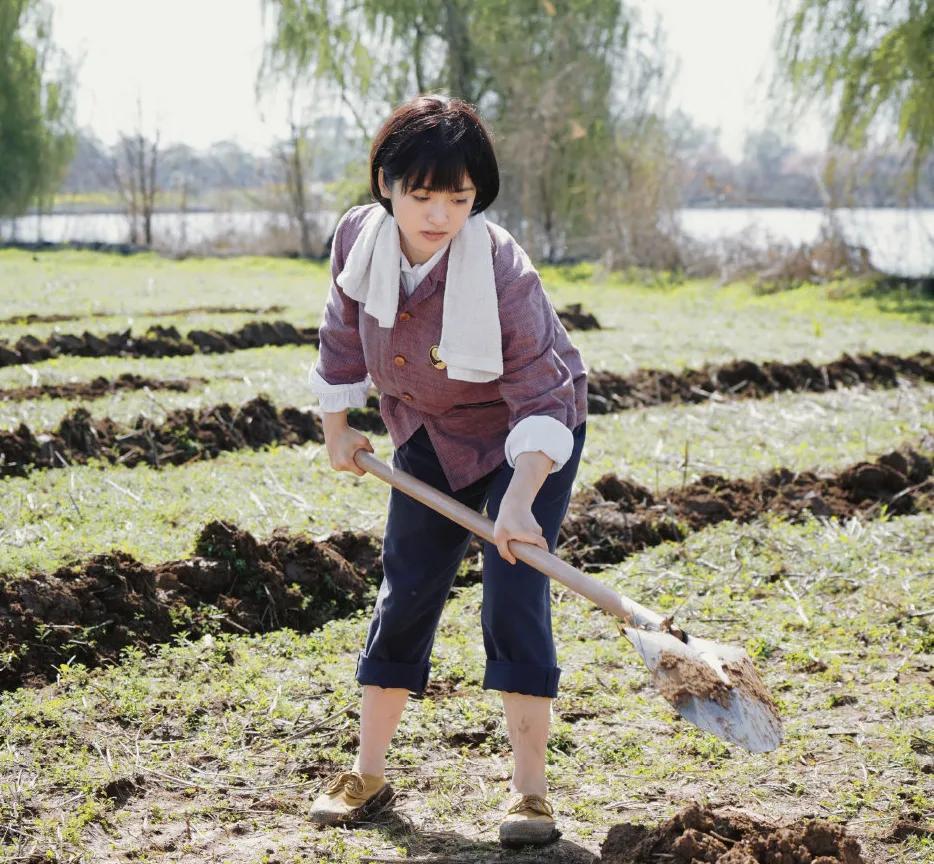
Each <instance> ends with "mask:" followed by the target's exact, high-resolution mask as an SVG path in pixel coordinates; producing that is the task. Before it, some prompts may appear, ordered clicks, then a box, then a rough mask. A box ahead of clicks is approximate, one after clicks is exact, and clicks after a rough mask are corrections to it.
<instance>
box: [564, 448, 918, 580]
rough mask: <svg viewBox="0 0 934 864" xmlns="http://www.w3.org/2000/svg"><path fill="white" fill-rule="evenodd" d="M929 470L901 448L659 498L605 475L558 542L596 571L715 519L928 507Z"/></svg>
mask: <svg viewBox="0 0 934 864" xmlns="http://www.w3.org/2000/svg"><path fill="white" fill-rule="evenodd" d="M930 444H931V442H929V441H927V440H925V441H924V442H922V447H924V448H925V449H930ZM931 472H932V466H931V461H930V459H929V458H927V457H926V456H924V455H922V454H921V453H919V452H918V451H916V450H914V449H912V448H910V447H906V448H903V449H900V450H896V451H894V452H892V453H888V454H886V455H884V456H880V457H879V458H878V459H877V460H876V461H875V462H860V463H858V464H856V465H853V466H851V467H849V468H846V469H844V470H843V471H840V472H839V473H837V474H829V473H828V474H817V473H814V472H811V471H804V472H801V473H795V472H793V471H789V470H788V469H786V468H779V469H776V470H774V471H771V472H769V473H768V474H765V475H762V476H759V477H756V478H753V479H751V480H743V479H732V478H727V477H720V476H717V475H714V474H708V475H705V476H703V477H701V478H700V480H698V481H697V482H696V483H691V484H689V485H687V486H684V487H682V488H680V489H678V488H676V489H671V490H669V491H667V492H666V493H664V494H663V495H661V496H659V497H658V498H657V499H656V497H655V496H653V495H652V493H651V492H649V490H648V489H646V488H645V487H644V486H640V485H639V484H637V483H633V482H631V481H628V480H624V479H621V478H620V477H617V476H616V475H615V474H606V475H604V476H603V477H601V478H600V479H599V480H598V481H597V482H596V483H595V484H594V488H593V489H588V490H585V491H583V492H581V493H578V494H577V495H575V496H574V498H573V499H572V501H571V506H570V508H569V511H568V516H567V518H566V519H565V521H564V524H563V525H562V527H561V533H560V535H559V539H558V544H559V547H560V548H561V555H562V557H564V558H565V559H566V560H568V561H570V562H571V563H572V564H574V565H575V566H577V567H581V568H585V569H586V568H588V567H590V568H591V569H594V568H600V567H603V566H606V565H607V564H615V563H618V562H619V561H622V560H623V559H624V558H626V557H628V556H629V555H631V554H633V553H634V552H637V551H639V550H641V549H644V548H646V547H649V546H655V545H658V544H660V543H662V542H664V541H665V540H675V541H677V540H682V539H684V537H685V536H686V535H687V533H688V532H691V531H698V530H700V529H702V528H704V527H706V526H708V525H713V524H716V523H717V522H723V521H726V520H732V521H736V522H749V521H751V520H753V519H755V518H756V517H758V516H760V515H761V514H763V513H774V514H779V515H782V516H784V517H786V518H788V519H792V520H794V519H801V518H803V517H804V516H805V515H807V514H811V515H814V516H821V517H829V516H835V517H837V518H841V519H847V518H850V517H853V516H861V517H863V518H873V517H874V516H877V515H879V514H880V513H882V512H883V510H884V511H885V512H886V513H889V514H894V515H905V514H909V513H916V512H920V511H923V510H929V509H930V508H931V505H932V499H934V479H932V477H931Z"/></svg>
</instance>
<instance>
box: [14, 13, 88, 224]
mask: <svg viewBox="0 0 934 864" xmlns="http://www.w3.org/2000/svg"><path fill="white" fill-rule="evenodd" d="M59 61H62V58H61V57H60V55H58V53H57V52H56V51H55V49H54V47H53V45H52V41H51V12H50V9H49V7H48V6H47V4H46V3H44V2H43V0H3V2H0V214H2V215H13V216H15V215H18V214H20V213H23V212H24V211H25V210H26V209H27V207H28V206H29V203H30V202H31V201H33V200H35V199H37V198H39V199H40V200H39V203H40V205H42V204H44V203H45V202H46V201H47V199H48V197H49V196H50V195H51V194H52V193H53V192H54V191H55V190H56V189H57V187H58V185H59V183H60V182H61V180H62V178H63V175H64V171H65V169H66V167H67V164H68V161H69V159H70V158H71V154H72V152H73V141H74V136H73V128H72V105H71V83H70V77H69V74H68V68H67V65H66V64H65V63H64V62H63V61H62V62H59ZM56 65H57V67H58V68H57V69H56V68H55V67H56Z"/></svg>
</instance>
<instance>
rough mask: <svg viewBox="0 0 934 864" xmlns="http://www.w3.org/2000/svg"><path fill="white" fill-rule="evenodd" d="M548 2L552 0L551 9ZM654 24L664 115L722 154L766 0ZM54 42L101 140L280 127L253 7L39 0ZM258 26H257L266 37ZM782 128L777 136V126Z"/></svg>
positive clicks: (249, 133) (244, 134)
mask: <svg viewBox="0 0 934 864" xmlns="http://www.w3.org/2000/svg"><path fill="white" fill-rule="evenodd" d="M559 2H560V0H555V3H559ZM635 2H636V4H637V5H638V6H639V7H640V8H641V9H642V11H643V14H644V15H646V16H647V17H649V18H651V17H652V16H653V15H655V14H657V15H659V16H661V21H662V25H663V27H664V29H665V31H666V33H667V46H668V49H669V51H670V53H671V60H672V61H673V62H674V63H675V64H677V70H678V71H677V76H676V78H675V80H674V82H673V85H672V89H671V96H670V101H669V108H671V109H674V108H679V107H680V108H681V109H682V110H683V111H684V112H685V113H687V114H689V115H691V116H692V117H694V118H695V120H696V121H697V122H699V123H701V124H702V125H705V126H710V127H715V128H718V129H719V130H720V143H721V146H722V147H723V149H724V150H725V151H726V153H727V154H728V155H730V156H732V157H734V158H736V157H738V156H739V155H740V153H741V150H742V143H743V139H744V137H745V134H746V132H747V130H749V129H757V128H761V126H762V125H763V123H764V121H765V119H766V118H768V117H769V116H770V109H769V108H768V105H767V103H766V100H765V94H766V90H767V83H768V78H769V75H770V73H771V70H772V68H773V64H772V55H773V48H772V39H773V34H774V28H775V20H776V11H775V9H776V4H777V0H635ZM51 5H52V7H53V10H54V18H53V36H54V38H55V41H56V43H57V44H58V45H59V46H60V47H61V48H63V49H64V50H65V51H66V53H67V54H68V55H69V56H70V57H71V58H72V60H73V61H75V62H76V63H77V64H78V67H77V68H78V81H77V92H76V100H77V102H76V114H77V121H78V125H79V126H81V127H86V128H90V129H92V130H93V131H94V132H95V134H97V136H98V137H100V138H101V139H102V140H104V141H106V142H108V143H111V142H113V141H114V140H115V139H116V138H117V136H118V135H119V133H120V132H121V131H127V130H132V129H135V128H136V123H137V120H136V118H137V104H138V103H139V104H141V105H142V112H143V113H142V116H143V128H144V129H153V128H158V129H159V130H160V135H161V141H162V142H163V143H165V144H169V143H185V144H189V145H191V146H193V147H195V148H198V149H202V148H206V147H208V146H209V145H210V144H212V143H213V142H215V141H220V140H235V141H237V142H239V143H240V144H241V146H243V147H246V148H247V149H250V150H253V151H254V152H261V151H263V150H265V149H266V148H267V147H268V145H269V144H270V143H271V142H272V141H273V140H274V139H275V138H276V137H277V136H279V135H282V134H283V133H284V131H285V122H286V121H285V118H286V107H285V100H284V99H283V98H282V96H281V94H279V95H278V96H275V95H274V96H273V97H269V98H266V99H264V100H263V101H262V102H261V103H260V104H257V100H256V94H255V83H256V74H257V71H258V69H259V66H260V62H261V59H262V54H263V44H264V38H265V31H264V22H263V17H262V8H261V5H262V4H261V0H157V2H153V0H51ZM268 28H269V22H268V21H267V22H266V24H265V30H266V31H268ZM786 131H787V130H786ZM824 136H825V132H824V130H823V129H822V127H821V124H820V121H819V119H817V118H816V117H811V118H810V119H806V120H805V122H804V123H803V124H802V127H801V128H800V129H798V130H795V131H794V133H793V134H791V135H790V136H789V137H790V138H791V140H793V141H794V142H795V143H797V144H798V145H799V146H801V147H803V148H805V149H819V148H820V147H821V146H822V143H823V140H824Z"/></svg>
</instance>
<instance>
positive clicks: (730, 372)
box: [587, 351, 934, 414]
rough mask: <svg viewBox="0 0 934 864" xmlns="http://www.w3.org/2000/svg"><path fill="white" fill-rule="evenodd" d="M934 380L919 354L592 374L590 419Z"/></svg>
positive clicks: (931, 360) (926, 357) (930, 361)
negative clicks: (722, 399) (719, 400)
mask: <svg viewBox="0 0 934 864" xmlns="http://www.w3.org/2000/svg"><path fill="white" fill-rule="evenodd" d="M900 377H901V378H908V379H915V380H919V381H934V354H931V353H930V352H928V351H921V352H919V353H917V354H912V355H910V356H908V357H898V356H896V355H893V354H878V353H874V354H858V355H856V356H850V355H849V354H844V355H843V356H842V357H840V358H839V359H838V360H834V361H833V362H831V363H826V364H824V365H820V366H815V365H814V364H813V363H811V362H810V361H809V360H801V361H799V362H797V363H777V362H775V363H762V364H759V363H754V362H753V361H751V360H735V361H733V362H731V363H727V364H724V365H720V366H714V365H706V366H703V367H702V368H700V369H687V370H685V371H684V372H681V373H674V372H664V371H661V370H658V369H639V370H637V371H636V372H634V373H633V374H632V375H628V376H622V375H617V374H616V373H614V372H606V371H590V372H589V373H588V380H587V389H588V393H587V408H588V411H589V412H590V413H591V414H609V413H612V412H615V411H625V410H627V409H631V408H641V407H644V406H647V405H661V404H665V403H670V402H705V401H707V400H708V399H710V398H711V397H712V396H714V395H715V394H718V395H721V396H727V397H730V398H734V399H742V398H747V399H761V398H762V397H764V396H768V395H769V394H771V393H780V392H788V391H795V392H802V391H809V392H814V393H823V392H825V391H828V390H834V389H836V388H840V387H852V386H854V385H856V384H865V385H868V386H870V387H896V386H898V380H899V378H900Z"/></svg>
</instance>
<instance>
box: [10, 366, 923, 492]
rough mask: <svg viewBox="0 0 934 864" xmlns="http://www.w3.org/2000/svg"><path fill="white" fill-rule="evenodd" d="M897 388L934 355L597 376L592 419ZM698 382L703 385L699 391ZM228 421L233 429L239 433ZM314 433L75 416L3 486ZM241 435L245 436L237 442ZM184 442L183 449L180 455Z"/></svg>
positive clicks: (357, 419)
mask: <svg viewBox="0 0 934 864" xmlns="http://www.w3.org/2000/svg"><path fill="white" fill-rule="evenodd" d="M808 370H810V371H808ZM763 376H764V377H763ZM900 378H911V379H916V380H922V381H926V382H929V381H934V355H932V354H930V353H929V352H924V351H922V352H920V353H918V354H914V355H912V356H910V357H898V356H894V355H883V354H865V355H859V356H857V357H850V356H847V355H844V356H843V357H841V358H840V359H839V360H835V361H834V362H833V363H828V364H826V365H824V366H819V367H817V366H813V365H812V364H810V363H809V362H808V361H801V362H799V363H792V364H781V363H765V364H763V365H762V366H759V365H757V364H755V363H752V362H751V361H736V362H734V363H729V364H726V365H725V366H708V367H704V369H702V370H687V371H686V372H683V373H681V375H680V376H677V375H674V374H673V373H669V372H662V371H659V370H651V369H643V370H640V371H639V372H636V373H635V374H634V375H632V376H629V377H628V378H627V377H623V376H619V375H615V374H614V373H611V372H591V373H590V375H589V380H588V391H589V392H588V403H589V405H588V410H589V411H590V413H593V414H602V413H607V412H609V411H622V410H627V409H630V408H635V407H641V406H645V405H655V404H660V403H662V402H672V401H673V402H699V401H702V400H705V399H708V398H710V396H711V395H713V394H714V393H721V394H723V395H726V396H729V397H732V398H743V397H746V398H755V397H762V396H765V395H767V394H768V393H773V392H778V391H780V390H810V391H815V392H820V391H823V390H826V389H831V388H833V387H843V386H850V385H853V384H857V383H863V384H867V385H869V386H881V387H894V386H897V385H898V383H899V380H900ZM192 382H201V383H203V379H192V378H189V379H181V380H179V381H161V382H160V381H158V380H155V379H149V378H142V377H139V376H135V375H128V374H127V375H121V376H120V377H119V378H117V379H115V380H113V381H109V380H108V379H106V378H96V379H94V381H91V382H88V383H86V384H82V383H75V384H62V385H46V386H44V387H35V388H31V387H26V388H20V389H17V390H5V391H4V390H0V399H18V398H36V397H38V396H52V397H55V396H59V397H62V398H75V397H77V396H86V397H87V398H95V397H98V396H101V395H104V394H106V393H108V392H114V391H116V390H122V389H136V388H141V387H152V388H154V389H159V388H162V389H171V390H187V389H188V388H189V386H190V385H191V383H192ZM649 382H652V383H649ZM691 382H694V383H691ZM699 382H706V384H704V386H701V383H699ZM705 388H706V389H705ZM717 388H719V390H718V389H717ZM770 388H771V389H770ZM257 412H260V413H261V414H262V415H263V422H262V423H261V424H259V426H257V427H256V428H257V429H261V431H260V432H259V433H257V432H256V430H255V429H248V428H247V427H248V426H252V425H253V424H254V420H255V415H256V414H257ZM231 418H235V420H236V422H233V428H232V426H231V423H232V421H231ZM218 419H219V420H220V424H218V422H217V421H218ZM349 420H350V422H351V425H353V426H354V427H355V428H357V429H360V430H361V431H364V432H372V433H374V434H380V435H382V434H386V426H385V424H384V423H383V420H382V417H380V414H379V400H378V399H377V398H376V397H371V398H370V399H369V400H368V401H367V407H366V408H362V409H353V410H351V411H350V412H349ZM237 423H240V426H242V427H243V428H240V426H237ZM244 424H245V425H244ZM318 425H319V424H318V423H317V420H316V418H315V417H314V415H312V414H311V413H309V412H303V411H300V410H299V409H296V408H284V409H282V410H281V412H280V411H278V410H277V409H276V408H275V406H273V405H272V404H271V403H270V402H269V401H268V400H267V399H265V398H264V397H259V398H257V399H254V400H252V401H251V402H248V403H246V404H245V405H244V406H242V407H241V408H240V409H233V408H231V407H230V406H229V405H219V406H212V407H209V408H204V409H202V410H201V411H199V412H197V413H195V412H192V411H191V410H185V411H176V412H173V414H171V415H170V416H169V418H168V419H167V420H166V422H165V424H163V426H161V427H158V428H157V427H155V426H154V424H153V423H152V421H149V420H146V419H145V418H139V419H138V420H137V421H136V424H135V426H133V427H132V428H127V427H124V426H121V425H120V424H117V423H115V422H114V421H112V420H110V419H108V418H104V419H102V420H92V419H91V418H90V415H89V414H88V413H87V411H84V410H83V409H77V410H76V411H75V412H73V413H72V414H70V415H68V416H67V417H65V418H64V419H63V420H62V422H61V424H60V426H59V428H58V429H57V430H55V431H54V432H49V433H33V432H32V431H31V430H30V429H29V428H28V427H27V426H26V425H25V424H22V425H20V426H19V428H17V429H16V430H15V431H14V432H2V431H0V477H4V476H10V475H19V474H24V473H26V472H27V471H28V470H29V469H30V468H31V467H39V468H54V467H62V466H64V465H67V464H72V463H74V462H79V463H83V462H86V461H87V460H88V459H89V458H93V457H101V458H105V459H108V460H109V461H111V462H119V463H122V464H129V465H135V464H138V463H140V462H146V463H147V464H150V465H156V466H158V465H163V464H179V463H181V462H187V461H190V460H191V459H196V458H205V457H212V456H214V455H216V454H217V453H218V452H220V451H222V450H234V449H238V448H240V447H257V446H262V445H264V444H269V443H273V442H278V443H284V444H302V443H304V442H306V441H309V440H315V441H320V440H322V439H321V432H320V429H319V428H318ZM312 426H314V427H315V428H314V429H312ZM238 429H239V432H240V434H237V430H238ZM180 441H181V442H182V443H184V444H185V446H179V445H180Z"/></svg>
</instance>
